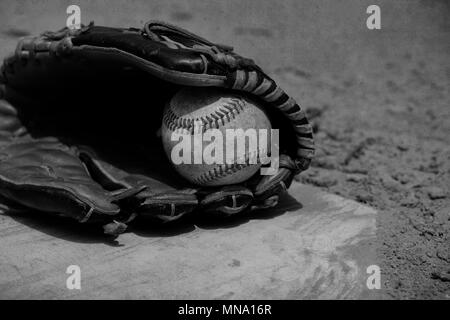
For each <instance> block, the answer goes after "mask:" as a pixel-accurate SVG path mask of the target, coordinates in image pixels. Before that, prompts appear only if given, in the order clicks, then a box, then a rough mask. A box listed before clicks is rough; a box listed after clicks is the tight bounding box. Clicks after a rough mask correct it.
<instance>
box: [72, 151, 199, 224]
mask: <svg viewBox="0 0 450 320" xmlns="http://www.w3.org/2000/svg"><path fill="white" fill-rule="evenodd" d="M79 156H80V157H81V158H82V159H83V161H84V162H85V163H86V165H87V166H88V168H89V171H90V172H91V175H93V176H94V177H95V178H96V180H97V181H100V183H101V185H103V186H104V187H105V188H108V189H111V188H117V187H121V188H126V189H128V190H136V191H137V192H131V193H130V194H129V196H126V193H124V192H123V191H121V189H119V192H120V193H119V195H118V197H117V201H116V202H117V203H119V204H120V207H121V208H122V211H124V212H130V213H136V214H137V215H138V216H139V217H145V218H148V217H150V218H155V219H157V220H160V221H163V222H168V221H174V220H177V219H179V218H181V217H183V216H184V215H186V214H188V213H190V212H192V211H193V210H194V209H195V208H196V207H197V206H198V200H197V196H196V195H195V193H196V192H197V190H196V189H190V188H186V187H185V186H183V185H181V184H180V185H177V184H176V183H173V181H171V182H172V183H170V184H169V183H168V181H163V180H162V179H159V178H158V175H157V174H156V173H155V174H152V173H151V172H149V170H151V169H152V167H153V166H152V164H151V163H149V162H147V161H146V162H145V170H144V169H142V170H139V169H140V168H139V167H140V165H138V164H137V163H136V162H135V163H133V169H134V171H138V172H139V171H141V172H145V173H146V174H145V175H143V174H130V173H128V172H129V171H125V170H122V167H123V166H124V163H123V162H122V163H121V164H122V167H121V168H118V167H116V166H114V165H113V164H111V163H109V162H106V161H104V160H103V159H100V157H98V155H97V154H96V153H94V152H93V151H92V150H91V149H89V148H87V147H84V146H83V147H80V152H79ZM175 181H176V180H175ZM113 193H114V192H113ZM123 195H125V196H123Z"/></svg>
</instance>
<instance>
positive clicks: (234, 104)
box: [163, 98, 244, 134]
mask: <svg viewBox="0 0 450 320" xmlns="http://www.w3.org/2000/svg"><path fill="white" fill-rule="evenodd" d="M242 111H244V102H243V101H242V100H239V99H237V98H232V99H230V101H229V102H228V103H225V104H224V105H223V106H221V107H220V108H219V110H218V111H215V112H213V113H211V114H210V115H207V116H202V117H198V118H195V119H191V118H183V117H180V116H178V115H176V114H175V113H174V112H173V111H172V109H171V108H168V110H167V112H166V114H165V115H164V118H163V121H164V124H165V125H166V126H167V128H169V130H171V131H175V130H179V129H185V130H187V131H188V132H190V133H191V134H194V125H195V121H201V122H202V125H203V132H205V131H206V130H208V129H219V127H220V126H221V125H222V126H223V125H225V124H227V123H230V122H231V120H234V119H235V118H236V116H237V115H238V114H240V113H241V112H242Z"/></svg>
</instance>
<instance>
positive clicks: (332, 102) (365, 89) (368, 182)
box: [0, 0, 450, 299]
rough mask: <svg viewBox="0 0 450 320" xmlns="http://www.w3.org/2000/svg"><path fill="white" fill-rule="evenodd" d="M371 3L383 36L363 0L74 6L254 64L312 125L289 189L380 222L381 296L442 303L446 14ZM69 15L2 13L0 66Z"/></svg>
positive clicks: (109, 21)
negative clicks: (312, 152) (173, 33)
mask: <svg viewBox="0 0 450 320" xmlns="http://www.w3.org/2000/svg"><path fill="white" fill-rule="evenodd" d="M376 2H377V4H378V5H379V6H380V8H381V17H382V28H381V30H368V29H367V28H366V26H365V19H366V17H367V14H366V8H367V6H368V5H370V4H373V3H372V1H366V0H355V1H351V0H347V1H323V0H321V1H297V0H292V1H288V0H286V1H282V2H278V1H269V0H265V1H256V0H254V1H245V2H242V1H235V0H232V1H219V0H217V1H208V2H207V3H205V2H204V1H174V0H171V1H164V2H159V1H158V2H157V1H152V2H148V1H123V2H119V1H110V2H109V1H108V2H106V1H98V2H95V3H92V2H88V1H79V3H80V6H81V9H82V22H83V23H87V22H89V21H90V20H95V21H96V22H97V24H104V25H113V26H140V25H141V24H142V23H143V22H144V21H146V20H147V19H150V18H151V19H162V20H167V21H170V22H172V23H175V24H178V25H181V26H184V27H186V28H188V29H190V30H192V31H194V32H197V33H199V34H201V35H203V36H205V37H207V38H211V39H216V41H217V42H222V43H229V44H233V45H234V46H235V48H236V50H237V51H238V52H240V53H241V54H243V55H247V56H250V57H254V58H256V61H257V62H258V63H259V64H261V65H262V66H264V68H265V69H266V70H267V72H268V73H269V74H271V75H272V76H273V77H274V78H275V79H276V80H278V81H279V82H280V84H281V85H282V87H283V88H284V89H285V90H286V91H287V92H288V93H289V94H291V95H293V96H294V97H295V98H297V99H298V101H300V102H301V104H302V105H303V107H304V108H306V109H307V110H308V114H309V116H310V118H311V119H312V121H313V123H314V126H315V131H316V135H315V136H316V144H317V149H318V150H317V157H316V159H315V160H314V162H313V164H312V168H311V169H310V170H309V171H308V172H305V173H304V174H302V175H301V176H300V177H298V179H299V180H300V181H302V182H306V183H308V184H312V185H315V186H319V187H321V188H323V189H324V190H328V191H329V192H332V193H336V194H339V195H342V196H345V197H347V198H350V199H355V200H357V201H359V202H362V203H365V204H367V205H369V206H372V207H374V208H376V209H377V210H378V211H379V215H378V222H377V226H378V229H377V232H378V235H377V239H378V255H379V261H381V266H380V267H381V272H382V282H383V292H384V296H385V297H386V298H404V299H420V298H423V299H449V298H450V255H449V254H450V248H449V246H450V239H449V237H450V236H449V231H450V220H449V219H450V195H449V192H450V190H449V186H450V42H449V41H448V40H449V39H450V23H449V20H448V17H449V15H450V6H449V2H448V1H415V0H414V1H404V0H398V1H376ZM66 6H67V4H65V3H59V2H56V1H40V2H36V1H9V2H8V1H2V2H0V31H1V32H0V41H1V43H2V45H1V46H0V55H1V56H3V55H4V54H6V52H11V50H13V48H14V43H15V42H16V41H17V37H18V36H22V35H25V34H28V33H36V32H40V31H41V30H46V29H59V28H60V27H61V26H62V25H64V23H65V19H66V15H65V8H66ZM237 8H238V9H237ZM205 26H207V27H205Z"/></svg>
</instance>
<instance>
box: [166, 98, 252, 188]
mask: <svg viewBox="0 0 450 320" xmlns="http://www.w3.org/2000/svg"><path fill="white" fill-rule="evenodd" d="M244 107H245V103H244V101H242V100H241V99H238V98H231V99H230V101H229V102H227V103H224V104H223V105H222V106H221V107H219V110H218V111H215V112H213V113H211V114H210V115H207V116H202V117H198V118H195V119H191V118H183V117H180V116H178V115H176V114H175V113H174V112H173V111H172V110H171V108H168V109H167V112H166V114H165V115H164V118H163V122H164V124H165V125H166V126H167V128H168V129H169V130H171V131H176V130H179V129H183V130H186V131H187V132H189V133H190V134H194V129H195V126H194V125H195V121H201V122H202V125H203V127H202V128H203V132H205V131H206V130H208V129H219V127H220V126H221V125H222V126H223V125H225V124H227V123H230V122H231V121H232V120H234V119H235V118H236V116H237V115H239V114H240V113H241V112H243V111H244ZM257 153H258V152H257ZM251 155H253V153H250V154H246V155H245V159H244V163H242V164H238V163H232V164H227V163H225V164H220V165H216V166H215V167H214V168H213V169H211V170H209V171H207V172H204V173H202V174H201V175H200V176H198V177H196V178H194V182H195V183H197V184H200V185H201V184H207V183H210V182H212V181H214V180H218V179H221V178H224V177H226V176H228V175H230V174H234V173H236V172H238V171H239V170H242V169H244V168H246V167H248V166H250V165H252V164H251V163H249V160H250V158H251V157H250V156H251ZM257 157H258V158H257V159H259V154H257Z"/></svg>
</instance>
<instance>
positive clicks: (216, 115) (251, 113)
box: [161, 87, 272, 186]
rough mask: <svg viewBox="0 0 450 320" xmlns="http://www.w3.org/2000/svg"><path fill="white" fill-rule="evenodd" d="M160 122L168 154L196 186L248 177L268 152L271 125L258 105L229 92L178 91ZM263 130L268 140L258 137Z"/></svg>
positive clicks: (214, 89) (179, 169)
mask: <svg viewBox="0 0 450 320" xmlns="http://www.w3.org/2000/svg"><path fill="white" fill-rule="evenodd" d="M162 122H163V123H162V126H161V138H162V143H163V146H164V150H165V152H166V154H167V156H168V158H169V159H170V160H171V163H172V164H173V166H174V168H175V170H176V171H177V172H178V173H179V174H180V175H182V176H183V177H184V178H186V179H187V180H188V181H190V182H191V183H194V184H196V185H199V186H221V185H229V184H236V183H240V182H243V181H246V180H248V179H249V178H250V177H251V176H253V175H254V174H255V173H256V172H257V171H258V170H259V169H260V167H261V161H260V155H261V153H262V151H264V152H265V154H267V150H270V132H271V131H270V129H271V128H272V127H271V123H270V120H269V118H268V117H267V115H266V113H265V112H264V110H263V108H262V106H260V105H258V103H256V102H255V101H253V100H251V99H250V98H248V97H247V96H244V95H240V94H237V93H235V92H233V91H229V90H224V89H219V88H194V87H192V88H191V87H189V88H184V89H181V90H180V91H179V92H177V93H176V94H175V95H174V96H173V97H172V99H171V100H170V101H169V102H168V103H167V105H166V107H165V109H164V113H163V121H162ZM239 129H241V130H239ZM248 129H252V130H248ZM243 132H245V133H246V134H245V135H243V134H242V133H243ZM255 132H256V136H257V137H258V140H257V143H258V145H257V147H256V148H255V145H254V143H255V139H254V137H255V134H253V135H252V134H251V133H255ZM260 132H262V133H260ZM265 132H266V133H267V134H266V137H267V139H259V137H260V135H261V134H263V135H264V133H265ZM252 137H253V138H252ZM251 159H253V160H251Z"/></svg>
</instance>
